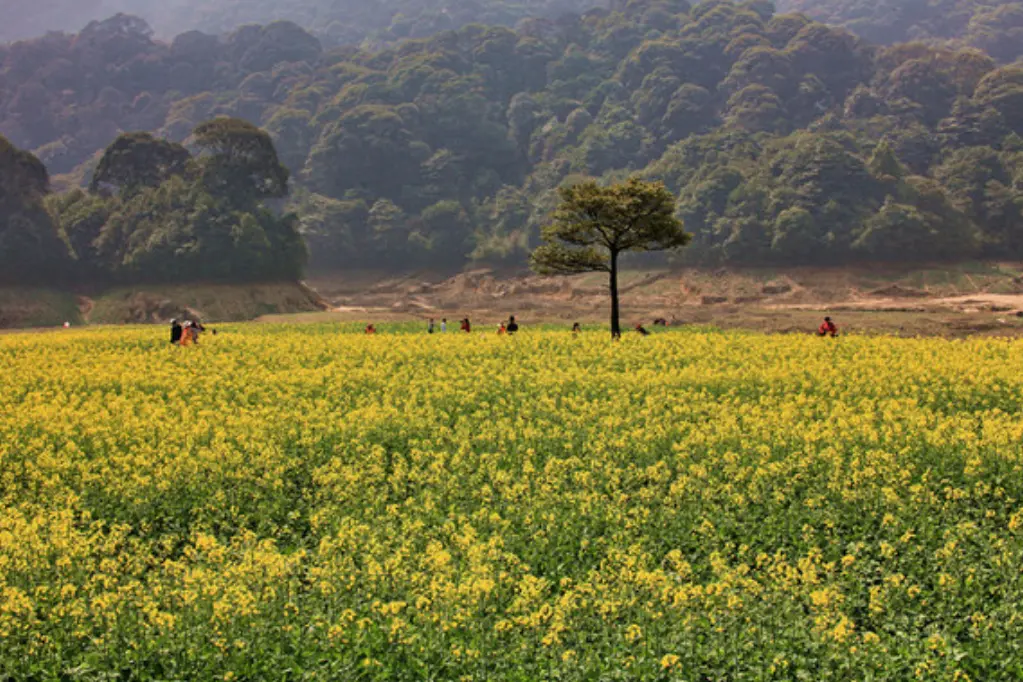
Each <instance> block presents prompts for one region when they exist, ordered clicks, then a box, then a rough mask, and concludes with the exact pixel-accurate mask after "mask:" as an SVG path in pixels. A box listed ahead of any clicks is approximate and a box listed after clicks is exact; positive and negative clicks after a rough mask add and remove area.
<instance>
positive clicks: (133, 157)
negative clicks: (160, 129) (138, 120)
mask: <svg viewBox="0 0 1023 682" xmlns="http://www.w3.org/2000/svg"><path fill="white" fill-rule="evenodd" d="M191 158H192V156H191V154H189V153H188V150H187V149H185V148H184V147H183V146H181V145H180V144H176V143H174V142H169V141H167V140H163V139H157V138H155V137H153V135H151V134H150V133H125V134H122V135H119V136H118V137H117V139H116V140H114V141H113V142H112V143H111V144H110V146H109V147H107V148H106V151H104V152H103V156H102V157H101V158H100V160H99V164H98V165H97V166H96V170H95V171H94V172H93V175H92V182H91V183H90V185H89V188H90V190H91V191H93V192H98V191H100V190H103V189H111V190H114V191H118V192H122V193H131V192H135V191H137V190H139V189H141V188H144V187H157V186H159V185H160V184H162V183H163V182H164V181H166V180H167V179H169V178H170V177H171V176H173V175H181V174H183V173H184V172H185V169H186V167H187V165H188V162H189V161H190V160H191Z"/></svg>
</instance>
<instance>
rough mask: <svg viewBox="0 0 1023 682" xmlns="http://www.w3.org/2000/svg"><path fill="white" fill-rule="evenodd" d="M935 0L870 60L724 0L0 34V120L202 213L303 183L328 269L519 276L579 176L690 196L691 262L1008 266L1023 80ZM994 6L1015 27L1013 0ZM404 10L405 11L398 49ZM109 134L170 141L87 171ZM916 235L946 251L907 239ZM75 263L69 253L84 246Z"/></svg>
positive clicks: (320, 258)
mask: <svg viewBox="0 0 1023 682" xmlns="http://www.w3.org/2000/svg"><path fill="white" fill-rule="evenodd" d="M832 4H836V5H843V2H839V1H838V0H836V2H835V3H832ZM931 4H932V5H933V4H935V3H931ZM936 4H937V5H942V6H944V7H946V8H952V9H954V10H955V12H957V13H956V14H955V15H954V16H953V17H951V18H949V20H948V22H947V23H948V25H941V26H939V25H938V24H937V23H934V22H933V21H932V22H931V23H928V24H927V25H928V26H930V27H931V30H930V31H929V32H928V33H927V35H930V36H932V37H933V39H931V40H929V41H927V42H919V41H918V42H912V43H898V44H892V45H889V46H883V47H878V46H872V45H869V44H867V43H866V42H864V41H863V40H861V39H859V38H857V37H856V36H855V35H853V34H852V33H850V32H848V31H846V30H843V29H839V28H834V27H829V26H826V25H824V24H820V23H815V22H814V21H812V20H811V19H809V18H807V17H805V16H801V15H794V14H789V15H785V14H775V13H774V11H773V10H772V9H771V7H770V5H769V4H768V3H763V2H745V3H735V2H730V1H729V0H713V1H710V2H703V3H701V4H697V5H695V6H693V7H690V6H689V5H688V4H687V3H685V2H665V1H663V0H630V2H615V3H613V5H612V9H610V10H605V9H594V10H592V11H588V12H586V13H585V14H582V15H576V16H566V17H563V18H562V19H560V20H558V21H556V22H554V21H547V20H544V19H542V18H539V17H538V18H534V19H530V20H528V21H524V22H522V23H521V25H519V26H518V27H517V29H516V30H514V31H513V30H510V29H507V28H502V27H495V26H489V27H488V26H483V25H478V24H468V25H465V26H463V27H461V28H459V29H458V30H445V31H442V32H440V33H437V34H436V35H434V36H433V37H432V38H428V39H413V40H407V41H405V42H402V43H401V44H399V45H394V46H390V47H387V46H385V47H383V48H381V49H375V48H373V47H372V46H370V45H369V44H368V43H367V44H366V45H364V46H363V47H362V48H354V47H349V48H342V49H335V50H330V51H326V52H324V51H323V50H322V49H320V48H319V47H318V44H317V43H316V40H315V38H314V37H313V36H312V34H310V33H307V32H304V31H302V30H301V29H300V28H298V26H297V25H295V24H287V23H281V22H277V23H273V24H270V25H268V26H263V27H260V26H247V27H244V28H241V29H239V30H237V31H235V32H234V33H231V34H229V35H226V36H224V37H223V38H222V39H220V40H217V39H214V38H212V37H210V36H205V35H203V34H201V33H197V32H191V33H187V34H183V35H181V36H178V37H177V38H176V39H174V41H173V42H172V43H169V44H167V43H162V42H160V41H157V40H153V38H152V37H151V35H150V31H149V30H148V27H146V25H145V24H144V22H140V21H139V20H137V19H133V18H131V17H125V16H120V17H115V18H114V19H111V20H109V21H106V22H99V23H96V24H94V25H90V26H89V27H87V28H86V29H85V30H83V31H82V33H80V34H79V35H77V36H62V35H52V36H48V37H46V38H42V39H38V40H35V41H29V42H26V43H22V44H19V45H18V46H9V47H0V65H2V69H0V72H2V74H3V81H2V82H3V85H4V86H5V87H3V88H0V131H2V132H4V133H5V134H8V135H9V136H10V138H11V139H12V141H13V142H14V143H15V144H17V145H18V146H20V147H23V148H27V149H32V150H34V151H35V152H36V153H37V155H39V156H40V158H41V159H42V160H43V161H44V162H45V163H46V164H47V165H48V166H49V168H50V169H51V171H53V172H57V173H64V172H72V171H73V173H74V174H73V176H68V178H70V177H75V178H80V177H83V176H88V175H89V174H90V173H92V177H93V182H92V185H93V187H94V188H99V187H102V186H105V185H108V184H109V185H110V186H113V187H117V188H121V187H122V186H123V185H139V186H142V187H145V188H147V191H148V190H149V189H153V188H155V187H157V186H160V185H161V184H162V183H164V182H166V181H168V180H169V179H170V178H171V176H174V175H181V177H182V178H183V181H184V183H185V185H186V186H188V187H189V188H190V189H189V192H187V193H186V196H187V197H192V199H189V201H194V202H198V204H199V205H202V206H206V205H208V204H209V202H213V204H214V205H216V206H218V207H224V208H223V210H228V211H236V212H237V211H240V212H242V213H249V212H253V211H254V210H255V206H256V205H258V204H259V203H260V202H261V201H264V200H277V199H282V198H283V196H284V194H285V192H286V191H287V190H288V186H289V184H294V185H295V186H296V187H297V188H298V189H299V190H300V191H299V192H297V193H296V194H295V196H294V199H293V201H292V204H291V206H290V210H292V211H294V212H296V213H297V214H298V216H299V218H298V220H299V222H298V223H297V226H298V229H299V230H300V231H301V233H302V234H303V235H304V237H305V239H306V240H307V242H308V244H309V246H310V249H311V252H312V254H313V265H314V267H316V268H317V269H330V268H340V267H346V266H349V265H365V264H372V265H386V266H392V267H412V266H415V267H423V266H425V267H429V266H435V267H444V268H449V267H457V266H460V265H462V264H464V263H466V262H467V261H469V260H472V259H475V260H486V261H494V262H502V263H522V262H524V261H525V260H526V259H527V257H528V255H529V253H530V251H531V249H532V248H533V247H535V246H536V244H537V243H538V242H539V238H540V227H541V226H542V225H543V224H544V223H545V222H547V219H548V217H549V215H550V213H551V211H553V210H554V208H555V207H556V204H557V190H558V188H559V187H560V186H561V185H562V184H564V183H565V182H566V179H567V178H569V177H575V178H577V179H597V180H600V182H602V183H605V184H606V183H611V182H615V181H620V180H622V179H623V178H627V177H629V176H631V175H633V174H640V175H642V176H643V177H646V178H649V179H655V180H663V181H664V182H665V184H666V185H667V186H668V187H669V188H670V190H671V191H672V192H673V193H675V194H676V195H677V196H678V197H679V205H678V216H679V217H680V218H682V219H683V220H684V221H685V224H686V226H687V229H689V230H690V231H691V232H692V233H693V235H694V238H693V244H692V248H690V249H687V250H686V252H685V254H684V256H683V258H684V260H688V261H702V262H722V261H729V262H743V263H758V262H764V261H771V262H774V261H777V262H783V263H805V262H819V261H827V262H846V261H854V260H874V259H879V258H883V259H930V258H956V257H959V255H958V254H966V253H977V252H978V249H979V253H980V254H981V255H984V256H989V257H1003V256H1008V255H1011V254H1013V253H1017V252H1018V251H1019V247H1018V246H1016V244H1017V242H1018V240H1017V239H1016V238H1015V235H1016V234H1017V233H1019V232H1020V231H1021V230H1023V223H1021V222H1020V218H1019V217H1018V216H1019V215H1020V211H1019V210H1017V208H1016V207H1017V206H1019V205H1021V204H1023V182H1020V181H1019V176H1018V173H1017V166H1018V162H1017V160H1016V152H1015V151H1013V150H1016V149H1018V147H1019V146H1018V145H1016V144H1015V143H1014V142H1013V140H1018V138H1017V137H1015V135H1019V134H1023V124H1021V121H1023V76H1021V73H1023V72H1021V71H1020V68H1019V67H1018V66H1013V65H1006V66H999V64H1000V62H1003V61H1005V60H1006V59H1007V57H1006V56H1005V54H1004V53H1003V52H1002V51H1001V48H998V49H995V48H994V47H988V46H989V45H1003V43H1001V42H998V41H997V40H994V38H992V41H993V42H989V43H984V44H983V45H981V44H980V43H979V42H977V41H973V44H974V45H976V47H965V46H964V42H963V41H961V40H960V42H948V41H944V40H939V39H938V38H939V37H942V38H952V37H961V36H962V35H966V34H965V33H962V31H966V28H964V27H972V28H969V30H970V31H973V35H977V36H979V35H981V33H982V32H983V31H982V28H983V27H988V28H984V29H983V30H984V31H989V29H990V30H994V29H992V27H993V26H994V24H993V23H992V22H991V21H990V20H989V19H983V20H982V19H980V18H977V19H976V21H974V20H973V19H972V18H971V17H974V16H975V15H976V17H981V16H988V11H989V10H992V11H994V10H997V9H998V8H999V7H1003V6H1008V5H1007V4H1006V3H996V2H992V3H989V4H987V5H983V6H982V5H981V4H977V3H973V2H971V1H970V0H959V1H957V2H951V0H948V1H946V0H942V2H939V3H936ZM488 6H489V5H488ZM572 6H576V5H572ZM829 6H830V5H829V4H828V3H821V4H820V5H819V6H817V7H818V9H819V10H820V11H821V12H823V11H825V9H826V8H827V7H829ZM844 6H846V7H847V9H848V8H852V7H857V8H859V10H862V11H860V14H859V15H857V16H860V17H861V18H871V17H873V18H877V16H879V15H877V14H876V12H877V11H880V10H876V9H872V8H871V7H868V6H867V5H866V4H863V5H859V4H857V3H855V2H853V0H845V2H844ZM532 7H533V9H537V8H538V6H537V5H533V6H532ZM545 7H550V5H546V4H544V5H543V6H542V7H540V9H541V10H542V9H543V8H545ZM900 7H901V8H902V9H899V12H903V13H904V14H905V16H910V15H912V16H917V15H921V16H922V13H923V14H926V13H927V12H930V11H931V10H930V9H928V7H930V5H928V7H925V6H924V5H923V4H921V3H909V4H907V5H905V6H903V5H900ZM520 9H521V8H520ZM453 11H455V10H453ZM457 11H458V12H461V11H462V10H457ZM885 11H887V10H885ZM478 12H479V13H480V14H479V16H483V17H485V16H487V9H486V7H484V6H481V7H480V8H478ZM964 13H965V14H964ZM1003 14H1004V16H1003ZM463 16H464V15H463ZM835 16H838V15H837V14H836V15H835ZM899 16H903V14H900V15H899ZM998 16H999V17H1002V18H1003V19H1005V25H1004V28H1005V29H1006V30H1007V31H1008V30H1010V29H1011V27H1012V17H1013V16H1015V15H1014V14H1013V13H1012V12H1011V11H1009V10H1001V13H1000V14H998ZM410 17H412V14H406V15H405V16H404V17H399V16H397V15H395V18H394V21H395V22H396V25H401V26H404V27H405V28H408V29H409V30H410V33H408V34H407V35H408V36H410V37H411V36H415V35H418V33H417V29H413V28H411V24H409V23H408V22H409V21H411V19H410ZM388 20H390V19H388ZM928 21H931V20H928ZM956 22H959V23H963V22H965V23H963V27H960V28H956V27H955V26H954V25H953V24H956ZM925 23H927V22H925ZM921 25H922V24H921ZM854 28H857V30H860V28H862V27H860V26H859V25H857V26H856V27H854ZM899 30H902V29H899ZM905 30H909V29H908V28H907V29H905ZM913 35H917V33H914V34H913ZM921 35H923V34H921ZM886 42H889V41H887V40H886ZM382 44H384V45H389V44H390V43H389V42H388V41H384V43H382ZM978 47H979V48H983V49H990V50H991V54H986V53H984V52H982V51H981V50H980V49H978ZM210 119H212V121H211V122H210V123H208V124H206V125H203V126H201V127H198V128H197V126H198V125H199V124H200V123H201V122H202V121H206V120H210ZM244 121H251V123H245V122H244ZM257 126H262V127H263V128H264V129H265V130H266V132H263V130H260V128H259V127H257ZM122 130H152V131H155V134H154V136H153V137H148V138H147V137H145V136H144V135H140V134H129V135H125V136H122V137H121V138H120V141H119V143H118V144H119V145H120V147H118V146H117V144H115V148H114V149H112V150H111V151H110V153H109V154H108V155H103V156H102V157H101V158H100V157H99V154H98V152H99V150H100V149H101V148H103V147H104V146H106V145H107V144H108V143H109V142H110V141H111V140H114V139H115V138H117V136H118V134H120V131H122ZM193 130H195V131H196V135H195V136H194V137H191V135H192V131H193ZM160 138H166V139H168V140H171V141H173V142H175V143H185V144H191V145H194V146H195V147H197V148H198V149H199V151H200V154H199V155H198V157H197V158H196V159H193V160H190V161H189V162H188V164H187V167H185V168H183V169H182V167H181V166H180V164H179V163H178V162H179V161H180V151H179V150H180V147H179V146H177V145H176V144H169V143H168V144H167V145H166V146H160V145H161V144H164V143H159V142H158V140H159V139H160ZM115 151H116V152H117V153H115ZM171 151H173V154H171V156H170V160H169V161H166V162H163V163H161V164H157V165H155V166H150V165H148V163H147V161H146V160H147V159H148V158H149V157H150V156H153V157H159V156H160V155H161V154H169V153H170V152H171ZM278 153H279V154H280V156H279V157H278V156H277V155H278ZM97 158H98V164H97V165H95V166H94V164H96V160H97ZM971 160H973V161H977V160H979V161H978V165H976V166H975V167H970V165H969V164H970V163H972V161H971ZM94 167H95V172H94V173H93V168H94ZM139 169H141V170H142V171H144V172H152V177H142V176H139V177H138V178H136V176H137V175H139V172H140V171H139ZM147 169H149V170H147ZM288 169H290V172H289V170H288ZM193 176H194V177H202V178H203V188H202V191H201V192H200V191H194V192H193V191H192V190H194V189H195V187H194V186H193V185H194V182H193V180H194V177H193ZM62 181H65V182H66V181H67V180H66V179H63V178H62ZM924 186H926V187H927V188H928V189H927V191H926V192H923V193H921V192H917V191H914V188H920V187H924ZM122 194H123V190H122ZM129 194H130V192H129ZM120 198H121V200H122V203H124V204H127V203H129V202H130V201H131V200H132V197H130V196H122V197H120ZM200 198H202V201H200ZM889 198H890V199H891V200H889ZM179 199H180V198H179ZM207 199H208V200H207ZM180 200H183V199H180ZM168 201H170V200H169V199H168ZM72 203H74V202H72ZM925 204H926V205H925ZM80 208H81V210H83V211H85V208H86V207H85V204H83V205H81V206H80ZM139 208H140V210H141V209H142V208H143V206H141V205H140V206H139ZM78 210H79V209H75V211H73V212H72V213H75V212H77V211H78ZM183 210H184V209H179V208H175V209H174V210H171V211H170V214H171V215H176V214H177V212H180V211H183ZM112 214H113V211H112V212H111V215H112ZM198 214H202V211H199V212H198ZM90 215H91V216H93V217H92V218H88V216H90ZM95 215H96V214H91V213H89V212H88V211H86V218H88V219H83V220H82V221H81V222H79V221H78V219H77V218H75V219H73V220H71V222H70V223H69V224H68V225H66V226H64V232H65V233H66V234H67V235H68V237H69V239H71V237H72V235H73V234H79V235H87V234H91V232H90V230H91V229H92V228H87V227H86V226H88V225H91V224H92V222H91V221H93V220H96V219H98V218H96V217H95ZM254 215H255V214H254ZM61 222H62V225H63V224H64V222H65V218H64V217H63V215H62V216H61ZM185 222H186V223H187V222H188V221H187V220H186V221H185ZM257 222H259V221H258V220H257ZM240 224H241V223H240V222H239V225H240ZM245 225H246V227H245V229H244V230H243V231H242V232H243V233H244V234H246V235H250V236H251V237H252V238H253V240H254V242H253V243H258V242H259V239H258V236H257V235H258V232H257V231H256V230H254V229H251V228H252V224H251V221H246V223H245ZM946 232H947V233H946ZM905 235H915V236H913V239H917V240H918V241H919V240H921V239H926V240H928V241H929V242H933V245H934V246H933V248H931V247H927V248H923V247H922V246H921V247H918V248H914V249H910V250H907V249H905V248H904V244H905V243H906V239H907V237H905ZM889 236H890V237H891V242H890V244H888V242H887V241H886V240H888V239H889ZM81 239H85V237H84V236H83V237H81ZM246 239H247V238H246ZM86 241H88V240H86ZM243 241H244V239H243ZM76 243H77V242H76ZM154 243H155V242H154ZM886 244H888V246H886ZM80 250H81V249H80V245H79V246H76V247H75V252H76V255H78V256H79V263H80V264H81V263H82V262H83V261H87V260H89V259H90V258H92V256H83V255H80V254H79V251H80ZM86 251H88V249H86ZM117 267H121V266H116V265H112V264H106V265H104V266H103V269H105V270H106V271H110V270H111V269H116V268H117Z"/></svg>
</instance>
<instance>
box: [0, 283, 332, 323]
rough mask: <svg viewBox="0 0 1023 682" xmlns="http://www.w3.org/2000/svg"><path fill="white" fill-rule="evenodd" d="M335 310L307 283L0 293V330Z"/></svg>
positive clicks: (224, 319)
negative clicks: (68, 323)
mask: <svg viewBox="0 0 1023 682" xmlns="http://www.w3.org/2000/svg"><path fill="white" fill-rule="evenodd" d="M329 308H330V305H329V304H328V303H326V302H325V301H324V300H323V299H322V298H320V296H319V294H317V293H316V292H315V291H313V290H312V289H310V288H309V287H308V286H306V285H305V284H304V283H295V282H275V283H264V284H203V283H195V284H187V285H170V286H143V287H130V288H119V289H110V290H106V291H102V292H88V293H81V292H79V293H71V292H62V291H50V290H42V289H27V288H4V289H0V329H16V328H31V327H57V326H60V325H62V324H63V323H64V322H70V323H71V324H72V325H74V326H78V325H81V324H152V323H163V322H166V321H167V320H169V319H170V318H172V317H179V318H198V319H201V320H207V321H214V322H230V321H241V320H252V319H255V318H257V317H260V316H262V315H271V314H276V315H281V314H295V313H308V312H317V311H323V310H327V309H329Z"/></svg>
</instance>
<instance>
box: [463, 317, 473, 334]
mask: <svg viewBox="0 0 1023 682" xmlns="http://www.w3.org/2000/svg"><path fill="white" fill-rule="evenodd" d="M462 331H463V332H465V333H466V334H469V333H471V332H472V324H471V323H470V322H469V318H468V317H467V318H465V319H464V320H462Z"/></svg>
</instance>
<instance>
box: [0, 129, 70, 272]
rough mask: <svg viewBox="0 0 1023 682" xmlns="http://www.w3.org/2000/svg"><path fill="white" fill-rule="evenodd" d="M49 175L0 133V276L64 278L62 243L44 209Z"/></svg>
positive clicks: (65, 254)
mask: <svg viewBox="0 0 1023 682" xmlns="http://www.w3.org/2000/svg"><path fill="white" fill-rule="evenodd" d="M48 192H49V176H48V175H47V173H46V168H45V167H44V166H43V164H42V163H40V161H39V159H37V158H36V157H35V156H33V155H32V154H31V153H29V152H26V151H24V150H21V149H18V148H16V147H15V146H14V145H13V144H11V143H10V141H8V140H7V138H5V137H3V136H0V281H2V282H4V283H9V284H20V283H26V282H28V283H46V282H60V281H63V280H66V279H67V278H68V277H69V276H70V275H71V273H70V272H69V270H68V267H69V265H70V262H69V258H68V255H69V254H68V247H67V244H66V242H65V241H64V240H63V239H61V236H60V233H59V231H58V229H57V225H56V224H55V223H54V221H53V219H52V217H51V216H50V214H49V212H48V211H47V210H46V206H45V204H44V199H45V197H46V194H47V193H48Z"/></svg>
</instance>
